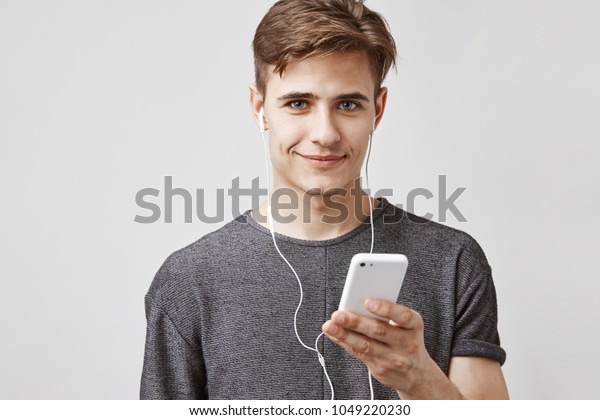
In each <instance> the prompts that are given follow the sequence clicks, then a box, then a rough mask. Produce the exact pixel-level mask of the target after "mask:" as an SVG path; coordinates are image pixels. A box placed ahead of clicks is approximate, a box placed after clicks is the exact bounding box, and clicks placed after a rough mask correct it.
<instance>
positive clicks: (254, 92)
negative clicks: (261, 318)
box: [248, 84, 268, 130]
mask: <svg viewBox="0 0 600 420" xmlns="http://www.w3.org/2000/svg"><path fill="white" fill-rule="evenodd" d="M248 88H249V89H250V109H251V110H252V117H253V118H254V121H256V124H257V125H258V127H259V128H261V122H260V118H261V112H260V110H261V109H263V107H264V101H263V97H262V95H261V94H260V92H259V91H258V88H257V87H256V85H254V84H253V85H250V86H248ZM262 119H263V124H264V128H265V130H268V127H267V122H266V120H265V118H264V115H263V116H262Z"/></svg>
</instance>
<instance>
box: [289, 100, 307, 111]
mask: <svg viewBox="0 0 600 420" xmlns="http://www.w3.org/2000/svg"><path fill="white" fill-rule="evenodd" d="M288 105H289V106H290V108H292V109H304V108H305V107H306V103H305V102H304V101H300V100H298V101H292V102H290V103H289V104H288Z"/></svg>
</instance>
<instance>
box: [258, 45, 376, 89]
mask: <svg viewBox="0 0 600 420" xmlns="http://www.w3.org/2000/svg"><path fill="white" fill-rule="evenodd" d="M267 69H268V72H267V74H268V77H267V80H266V88H267V89H266V90H267V91H276V92H277V93H276V95H277V96H278V97H279V96H281V95H289V94H290V93H292V92H305V93H307V94H310V95H312V96H320V95H322V94H324V93H325V92H329V93H330V94H332V95H340V94H350V93H362V94H367V93H369V94H371V92H373V90H374V88H375V83H376V82H375V77H374V76H373V74H372V71H371V66H370V61H369V59H368V56H367V54H366V53H363V52H354V53H335V54H328V55H322V56H316V57H309V58H301V59H297V60H294V61H292V62H290V63H289V64H288V65H287V67H286V69H285V70H284V71H283V72H282V73H280V72H276V71H274V70H275V66H273V65H271V66H268V68H267ZM319 92H321V94H319Z"/></svg>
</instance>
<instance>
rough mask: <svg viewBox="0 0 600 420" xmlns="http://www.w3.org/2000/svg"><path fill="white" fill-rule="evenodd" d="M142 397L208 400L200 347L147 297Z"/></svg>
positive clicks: (150, 398) (146, 398)
mask: <svg viewBox="0 0 600 420" xmlns="http://www.w3.org/2000/svg"><path fill="white" fill-rule="evenodd" d="M146 319H147V323H148V327H147V333H146V347H145V353H144V367H143V371H142V380H141V387H140V399H143V400H171V399H172V400H186V399H206V398H207V395H206V390H205V388H206V386H205V382H206V381H205V377H206V375H205V370H204V365H203V361H202V360H203V358H202V354H201V350H200V349H199V348H198V346H194V345H193V344H191V343H188V342H187V341H186V340H185V339H184V338H183V336H182V335H181V334H180V332H179V331H178V329H177V326H176V325H175V324H174V323H173V321H172V320H171V318H170V317H169V316H168V314H167V313H166V312H164V311H163V310H162V309H161V308H159V307H158V306H157V305H156V304H155V303H154V302H153V300H152V299H151V298H150V297H149V296H146Z"/></svg>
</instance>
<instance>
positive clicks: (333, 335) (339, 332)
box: [323, 320, 383, 363]
mask: <svg viewBox="0 0 600 420" xmlns="http://www.w3.org/2000/svg"><path fill="white" fill-rule="evenodd" d="M323 332H324V333H325V335H327V337H329V338H330V339H331V340H333V341H334V342H336V343H337V344H339V345H340V346H342V347H343V348H344V349H345V350H346V351H348V352H349V353H351V354H352V355H354V356H355V357H357V358H359V359H360V360H362V361H363V362H365V363H366V362H367V361H369V360H371V359H372V358H373V357H376V356H375V355H377V354H379V353H380V352H381V350H382V346H383V344H382V343H380V342H379V341H377V340H373V339H371V338H370V337H368V336H366V335H363V334H360V333H357V332H354V331H352V330H349V329H346V328H344V327H342V326H340V325H338V324H337V323H336V322H334V321H332V320H329V321H327V322H326V323H325V324H323Z"/></svg>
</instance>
